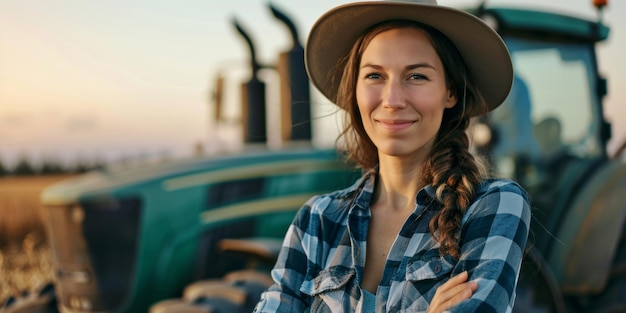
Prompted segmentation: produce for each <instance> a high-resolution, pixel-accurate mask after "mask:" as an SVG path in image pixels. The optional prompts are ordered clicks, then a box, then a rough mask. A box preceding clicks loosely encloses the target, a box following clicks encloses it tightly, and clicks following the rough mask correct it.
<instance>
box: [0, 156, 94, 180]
mask: <svg viewBox="0 0 626 313" xmlns="http://www.w3.org/2000/svg"><path fill="white" fill-rule="evenodd" d="M103 167H104V164H101V163H99V162H83V161H78V162H76V163H74V164H69V165H68V164H63V163H61V162H58V161H54V160H44V161H42V162H41V163H35V162H33V161H31V160H29V159H28V158H26V157H22V158H20V159H19V160H18V161H17V162H16V163H15V164H14V165H13V166H9V165H7V164H5V163H4V162H3V161H2V160H0V176H10V175H16V176H18V175H19V176H28V175H51V174H80V173H85V172H88V171H91V170H96V169H100V168H103Z"/></svg>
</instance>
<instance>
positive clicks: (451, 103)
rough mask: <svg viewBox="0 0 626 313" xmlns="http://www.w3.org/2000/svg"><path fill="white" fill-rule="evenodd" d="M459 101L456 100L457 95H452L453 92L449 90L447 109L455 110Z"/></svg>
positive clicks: (446, 102)
mask: <svg viewBox="0 0 626 313" xmlns="http://www.w3.org/2000/svg"><path fill="white" fill-rule="evenodd" d="M457 101H458V100H457V98H456V95H455V94H454V93H452V91H451V90H448V95H447V96H446V101H445V107H446V109H451V108H453V107H454V106H455V105H456V103H457Z"/></svg>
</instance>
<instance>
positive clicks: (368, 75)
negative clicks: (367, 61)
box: [365, 73, 382, 79]
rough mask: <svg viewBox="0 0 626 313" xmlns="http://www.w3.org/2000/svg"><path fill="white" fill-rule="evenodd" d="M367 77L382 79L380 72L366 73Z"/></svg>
mask: <svg viewBox="0 0 626 313" xmlns="http://www.w3.org/2000/svg"><path fill="white" fill-rule="evenodd" d="M365 78H367V79H381V78H382V75H380V74H378V73H369V74H366V75H365Z"/></svg>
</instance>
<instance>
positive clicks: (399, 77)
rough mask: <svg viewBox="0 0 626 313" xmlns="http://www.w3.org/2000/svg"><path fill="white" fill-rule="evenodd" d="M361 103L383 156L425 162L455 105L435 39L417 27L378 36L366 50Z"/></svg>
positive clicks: (359, 80) (359, 88)
mask: <svg viewBox="0 0 626 313" xmlns="http://www.w3.org/2000/svg"><path fill="white" fill-rule="evenodd" d="M356 101H357V104H358V108H359V111H360V114H361V119H362V121H363V127H364V128H365V131H366V132H367V134H368V136H369V137H370V139H371V140H372V142H373V143H374V145H376V147H377V148H378V153H379V156H380V157H382V156H383V155H390V156H398V157H409V158H418V159H421V158H423V157H424V156H425V155H426V154H427V153H428V151H429V150H430V148H431V147H432V144H433V143H434V140H435V138H436V135H437V132H438V131H439V127H440V126H441V121H442V117H443V111H444V109H446V108H451V107H453V106H454V105H455V104H456V97H454V96H452V94H451V93H450V91H449V90H448V89H447V87H446V81H445V75H444V68H443V65H442V63H441V60H440V59H439V56H438V55H437V53H436V52H435V49H434V48H433V46H432V44H431V42H430V39H429V38H428V37H427V35H426V34H424V33H423V32H422V31H420V30H417V29H414V28H397V29H391V30H387V31H384V32H381V33H380V34H378V35H376V36H375V37H374V38H373V39H372V40H371V41H370V43H369V45H368V46H367V47H366V48H365V50H364V51H363V55H362V56H361V63H360V64H359V68H358V78H357V83H356Z"/></svg>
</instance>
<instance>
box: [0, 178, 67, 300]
mask: <svg viewBox="0 0 626 313" xmlns="http://www.w3.org/2000/svg"><path fill="white" fill-rule="evenodd" d="M68 177H69V176H68V175H52V176H23V177H19V176H18V177H14V176H9V177H1V178H0V301H2V302H0V306H1V305H2V303H4V300H5V299H6V298H7V297H9V296H11V295H13V296H17V295H19V294H21V293H22V292H24V291H33V290H35V289H38V288H40V287H42V286H43V285H45V284H46V283H48V282H51V281H52V279H53V276H54V275H53V273H54V272H53V268H52V254H51V250H50V246H49V245H48V240H47V235H46V230H45V219H46V214H45V211H44V210H43V208H42V206H41V204H40V202H39V195H40V193H41V191H42V190H43V189H44V188H45V187H47V186H49V185H51V184H53V183H55V182H58V181H60V180H62V179H65V178H68Z"/></svg>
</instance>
